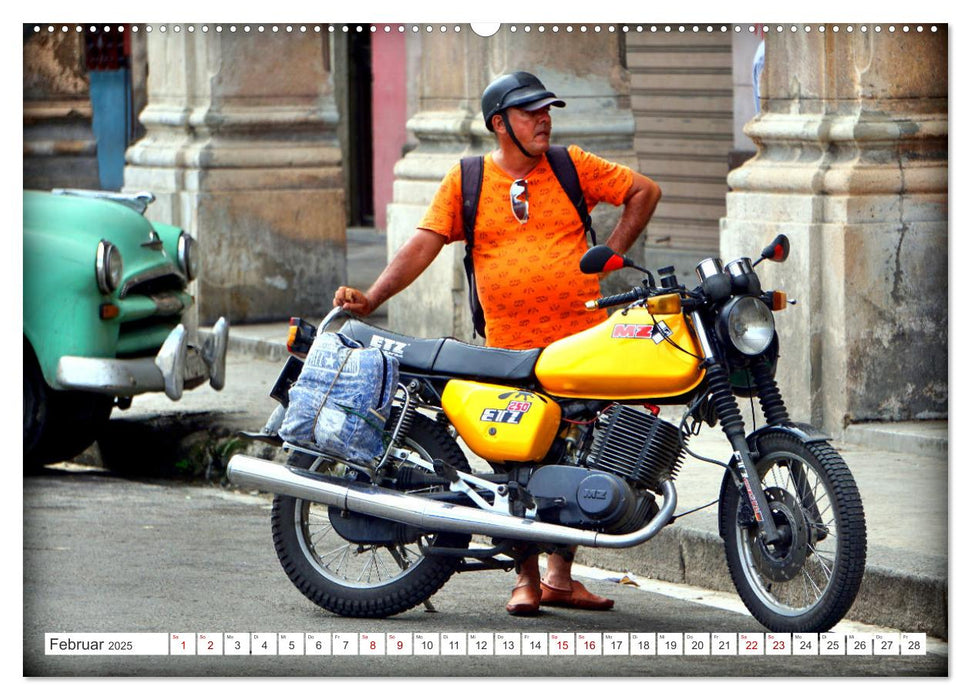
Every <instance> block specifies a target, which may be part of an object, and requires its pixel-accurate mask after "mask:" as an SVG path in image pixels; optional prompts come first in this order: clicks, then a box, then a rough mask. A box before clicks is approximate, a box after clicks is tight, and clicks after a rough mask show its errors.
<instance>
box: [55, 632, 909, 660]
mask: <svg viewBox="0 0 971 700" xmlns="http://www.w3.org/2000/svg"><path fill="white" fill-rule="evenodd" d="M44 653H45V654H46V655H48V656H923V655H926V654H927V635H926V634H924V633H909V632H901V633H882V632H881V633H852V634H835V633H823V634H800V633H794V634H777V633H773V632H766V633H762V632H738V633H726V632H710V633H709V632H684V633H681V632H590V633H587V632H576V633H574V632H564V633H561V632H549V633H545V632H542V633H541V632H440V633H439V632H170V633H164V632H163V633H130V634H126V633H117V634H115V633H89V632H85V633H69V632H57V633H47V634H45V635H44Z"/></svg>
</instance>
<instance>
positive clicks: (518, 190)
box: [509, 180, 529, 224]
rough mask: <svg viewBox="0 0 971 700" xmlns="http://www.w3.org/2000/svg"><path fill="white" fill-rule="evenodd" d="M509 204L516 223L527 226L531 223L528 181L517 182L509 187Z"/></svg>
mask: <svg viewBox="0 0 971 700" xmlns="http://www.w3.org/2000/svg"><path fill="white" fill-rule="evenodd" d="M509 203H510V204H511V205H512V215H513V216H515V217H516V221H518V222H519V223H521V224H525V223H526V222H527V221H529V189H528V188H527V187H526V180H516V181H515V182H513V183H512V185H511V186H510V187H509Z"/></svg>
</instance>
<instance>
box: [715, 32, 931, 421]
mask: <svg viewBox="0 0 971 700" xmlns="http://www.w3.org/2000/svg"><path fill="white" fill-rule="evenodd" d="M774 29H775V28H774V27H773V31H770V32H769V34H768V36H767V38H766V61H765V66H766V67H765V72H764V73H763V76H762V88H763V101H762V106H763V113H762V114H761V115H760V116H758V117H756V118H755V119H754V120H753V121H752V122H750V123H749V124H748V126H747V127H746V133H748V134H749V135H750V136H751V137H752V138H753V140H754V141H755V143H756V145H757V147H758V154H757V156H756V157H755V158H754V159H753V160H751V161H749V162H748V163H746V164H745V165H744V166H743V167H741V168H739V169H738V170H735V171H733V172H732V173H730V175H729V185H730V187H731V188H732V192H731V193H730V194H729V195H728V202H727V204H728V206H727V212H728V215H727V217H726V218H725V219H724V220H723V221H722V244H721V245H722V256H723V258H724V260H725V261H726V262H727V261H728V260H730V259H732V258H734V257H737V256H741V255H749V256H753V257H755V256H756V255H757V254H758V251H759V250H761V248H762V246H764V245H765V244H766V243H768V241H769V240H770V239H771V238H772V237H773V236H774V235H775V234H776V233H780V232H783V233H786V234H788V235H789V237H790V239H791V242H792V253H791V256H790V259H789V262H787V263H786V264H785V265H781V266H780V265H773V264H772V263H764V264H763V265H762V266H760V267H759V270H760V275H761V276H762V279H763V286H764V287H766V288H777V289H785V290H786V291H787V292H788V293H789V295H790V296H791V297H794V298H796V299H798V300H799V304H798V305H797V306H796V307H792V308H790V310H787V311H785V312H783V313H780V314H777V315H776V319H777V323H778V327H779V333H780V336H781V339H782V358H781V360H780V366H779V380H780V384H781V386H782V388H783V392H784V394H785V396H786V397H787V399H788V402H789V404H790V407H791V410H790V414H791V415H792V416H793V418H794V419H797V420H807V419H808V420H812V421H813V422H814V423H816V424H821V425H822V426H823V427H824V428H825V429H826V430H828V431H830V432H832V433H834V434H836V435H839V434H840V433H841V432H842V430H843V429H844V428H845V426H846V425H847V424H849V423H850V422H856V421H874V420H880V421H894V420H913V419H922V418H940V417H944V416H946V415H947V386H948V376H947V319H948V315H947V311H948V309H947V131H948V129H947V121H948V116H947V112H948V107H947V99H948V93H947V28H946V26H943V27H938V31H936V32H931V31H930V27H929V26H927V25H925V26H924V28H923V29H924V30H923V31H922V32H917V31H916V30H915V27H914V26H911V27H910V31H909V32H903V31H901V28H900V27H899V26H898V27H897V28H896V31H895V32H893V33H891V32H889V31H887V27H883V28H882V29H883V31H881V32H880V33H877V32H875V31H873V27H869V28H868V29H869V30H870V31H867V32H865V33H864V32H862V31H859V29H858V30H857V31H854V32H853V33H847V32H846V31H845V28H844V27H840V29H842V30H843V31H839V32H836V31H833V28H832V27H826V31H825V32H818V31H817V30H816V28H815V27H813V30H812V31H811V32H808V33H806V32H804V31H802V28H801V27H800V28H799V31H798V32H796V33H792V32H790V31H788V27H786V31H785V32H782V33H778V32H776V31H774Z"/></svg>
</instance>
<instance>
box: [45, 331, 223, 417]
mask: <svg viewBox="0 0 971 700" xmlns="http://www.w3.org/2000/svg"><path fill="white" fill-rule="evenodd" d="M228 340H229V323H228V322H227V321H226V319H224V318H220V319H219V320H218V321H217V322H216V324H215V325H214V326H213V327H212V334H211V335H210V336H209V337H208V338H207V339H206V341H205V342H204V343H203V344H202V346H201V347H199V346H196V345H189V339H188V333H187V332H186V330H185V327H184V326H183V325H182V324H179V325H178V326H176V327H175V328H174V329H173V330H172V332H171V333H170V334H169V336H168V338H166V339H165V342H164V343H162V347H161V349H160V350H159V351H158V354H157V355H156V356H155V357H143V358H138V359H134V360H115V359H109V358H98V357H73V356H66V357H62V358H61V359H60V361H58V363H57V382H58V384H60V385H61V387H62V388H64V389H73V390H79V391H91V392H95V393H98V394H107V395H109V396H134V395H135V394H144V393H146V392H150V391H164V392H165V395H166V396H168V397H169V398H170V399H172V400H173V401H178V400H179V399H180V398H182V392H183V390H184V389H186V388H189V389H192V388H194V387H196V386H199V385H200V384H202V383H203V382H205V381H206V380H207V379H208V380H209V384H210V386H212V388H213V389H215V390H216V391H219V390H220V389H222V388H223V386H224V384H225V383H226V346H227V344H228Z"/></svg>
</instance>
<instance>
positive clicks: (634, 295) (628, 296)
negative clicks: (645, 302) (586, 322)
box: [586, 287, 651, 311]
mask: <svg viewBox="0 0 971 700" xmlns="http://www.w3.org/2000/svg"><path fill="white" fill-rule="evenodd" d="M650 295H651V292H650V290H649V289H645V288H644V287H634V288H633V289H631V290H630V291H629V292H621V293H620V294H613V295H611V296H609V297H601V298H600V299H591V300H590V301H588V302H587V303H586V307H587V309H588V310H589V311H594V310H595V309H604V308H606V307H608V306H619V305H621V304H633V303H634V302H635V301H640V300H641V299H647V298H648V297H649V296H650Z"/></svg>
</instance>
